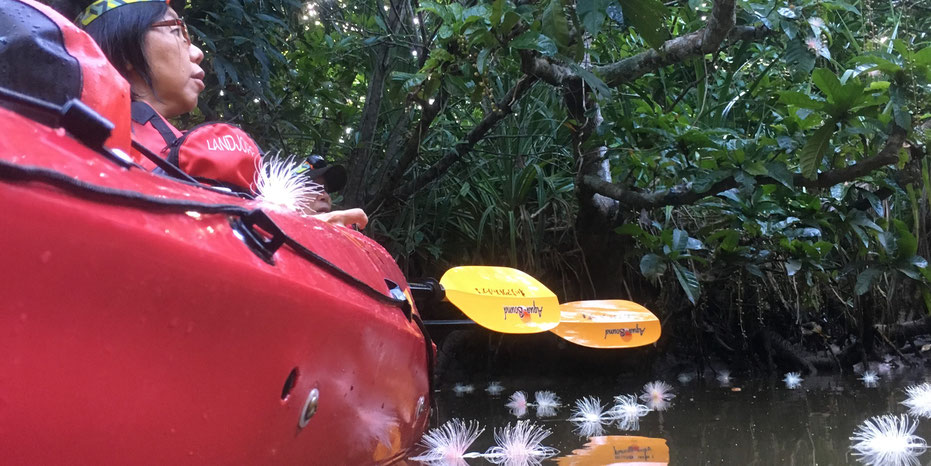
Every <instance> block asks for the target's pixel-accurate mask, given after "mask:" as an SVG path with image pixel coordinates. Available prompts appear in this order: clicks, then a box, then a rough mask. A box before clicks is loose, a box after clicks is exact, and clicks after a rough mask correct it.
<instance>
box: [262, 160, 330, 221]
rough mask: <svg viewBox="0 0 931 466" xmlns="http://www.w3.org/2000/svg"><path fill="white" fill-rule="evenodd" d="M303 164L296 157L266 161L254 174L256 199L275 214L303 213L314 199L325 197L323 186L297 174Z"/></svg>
mask: <svg viewBox="0 0 931 466" xmlns="http://www.w3.org/2000/svg"><path fill="white" fill-rule="evenodd" d="M299 165H300V164H299V163H298V162H297V161H295V160H294V157H287V158H284V159H282V158H276V157H270V156H269V157H265V158H264V159H263V162H262V166H261V167H259V169H258V170H256V172H255V179H254V180H253V182H254V183H255V191H256V192H257V193H258V196H257V197H256V199H258V201H259V202H260V203H261V204H262V205H263V206H264V207H267V208H269V209H272V210H277V211H284V212H302V211H303V210H304V209H305V208H307V207H308V206H310V203H311V201H312V200H313V199H314V197H316V196H318V195H320V194H321V193H323V186H321V185H319V184H317V183H314V182H313V181H310V180H309V179H308V178H307V177H306V176H304V175H303V174H301V173H297V172H296V170H297V168H298V166H299Z"/></svg>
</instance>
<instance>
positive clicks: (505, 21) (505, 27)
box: [500, 11, 520, 34]
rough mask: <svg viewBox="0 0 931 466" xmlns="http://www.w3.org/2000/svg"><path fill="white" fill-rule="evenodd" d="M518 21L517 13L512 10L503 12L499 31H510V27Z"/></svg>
mask: <svg viewBox="0 0 931 466" xmlns="http://www.w3.org/2000/svg"><path fill="white" fill-rule="evenodd" d="M518 21H520V15H519V14H517V13H515V12H513V11H508V12H506V13H504V16H503V17H502V18H501V29H500V30H501V32H503V33H505V34H507V33H509V32H511V28H513V27H514V26H515V25H516V24H517V22H518Z"/></svg>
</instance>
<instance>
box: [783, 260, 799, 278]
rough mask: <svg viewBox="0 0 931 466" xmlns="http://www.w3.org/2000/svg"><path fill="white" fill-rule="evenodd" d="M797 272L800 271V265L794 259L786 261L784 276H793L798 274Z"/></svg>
mask: <svg viewBox="0 0 931 466" xmlns="http://www.w3.org/2000/svg"><path fill="white" fill-rule="evenodd" d="M799 270H802V263H801V262H799V261H798V260H796V259H789V260H787V261H786V275H788V276H790V277H791V276H793V275H795V274H796V273H798V271H799Z"/></svg>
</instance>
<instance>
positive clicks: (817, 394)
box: [431, 369, 931, 465]
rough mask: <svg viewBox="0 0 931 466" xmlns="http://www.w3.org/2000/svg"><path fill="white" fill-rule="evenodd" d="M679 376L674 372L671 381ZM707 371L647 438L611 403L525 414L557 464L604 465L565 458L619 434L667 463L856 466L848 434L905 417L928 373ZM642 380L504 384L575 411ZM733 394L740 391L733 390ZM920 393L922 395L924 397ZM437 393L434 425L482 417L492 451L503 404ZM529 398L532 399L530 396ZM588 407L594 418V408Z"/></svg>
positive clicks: (681, 392)
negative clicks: (798, 375)
mask: <svg viewBox="0 0 931 466" xmlns="http://www.w3.org/2000/svg"><path fill="white" fill-rule="evenodd" d="M719 372H720V371H719ZM676 375H677V374H676V373H673V374H672V375H670V376H669V379H675V378H676ZM704 375H705V376H704V377H701V376H698V375H696V376H695V377H694V378H693V379H692V380H690V381H689V382H690V383H689V384H688V385H685V386H682V385H677V387H676V389H675V391H676V398H675V401H676V403H675V405H673V406H671V407H670V408H669V409H668V410H666V411H663V412H658V411H656V410H653V411H650V412H649V413H647V414H646V415H645V416H643V417H640V418H638V420H639V430H638V431H637V432H638V434H637V435H642V436H643V437H631V436H626V435H625V431H624V430H622V428H621V427H622V426H619V425H618V422H617V419H616V418H615V419H614V420H608V419H607V418H606V417H605V413H607V412H608V408H609V407H605V406H603V405H601V403H600V402H599V403H597V404H598V405H599V406H600V407H601V410H600V413H598V415H597V416H595V418H596V419H594V420H591V419H589V420H588V422H586V419H584V417H587V416H585V415H584V414H582V413H580V412H576V411H573V412H571V413H570V410H568V409H564V410H562V411H561V412H560V411H557V414H556V416H549V415H548V413H537V412H535V411H534V410H529V411H526V412H525V413H524V417H525V418H526V419H530V420H531V421H532V422H535V423H537V424H540V425H543V426H545V427H546V428H547V429H550V430H552V432H553V433H552V435H551V436H550V437H548V438H547V439H546V442H545V444H546V445H547V446H551V447H554V448H556V449H558V450H560V451H561V452H562V455H563V457H562V458H560V460H559V464H608V463H572V462H568V463H567V462H565V461H570V459H571V458H574V457H579V458H576V459H577V460H579V461H582V460H581V459H580V458H581V457H582V456H583V454H584V452H585V451H586V450H595V449H596V447H598V446H599V445H602V444H601V443H599V442H609V440H605V439H613V438H615V437H619V438H627V439H632V438H653V439H656V440H657V441H660V442H662V445H664V446H666V445H668V448H667V450H666V451H667V452H668V453H666V455H667V456H668V459H667V460H666V461H668V462H670V463H672V464H687V465H698V464H741V465H770V464H786V465H803V464H804V465H811V464H856V463H857V461H858V459H859V458H862V457H859V456H855V455H854V450H852V449H851V447H852V445H853V443H854V442H853V441H851V437H852V436H854V433H855V432H856V431H857V429H858V426H860V425H861V424H862V423H864V422H865V421H866V420H867V419H870V418H872V417H874V416H881V415H886V414H892V415H899V414H904V413H907V412H908V411H909V409H910V408H912V406H910V405H903V404H902V402H903V401H905V400H906V399H907V398H908V394H907V393H906V387H909V386H913V385H918V384H920V383H922V382H924V381H925V380H924V379H925V375H924V373H923V372H922V371H919V370H914V369H910V370H908V371H900V372H892V373H890V374H888V375H886V376H884V378H883V379H881V383H879V385H878V386H877V387H876V388H867V387H865V386H864V384H863V383H862V382H861V380H858V379H859V376H858V375H854V374H849V375H814V376H813V375H806V376H805V380H804V382H803V383H802V385H801V386H800V387H799V388H797V389H788V388H786V386H785V384H784V382H783V380H782V375H774V376H770V377H765V378H755V379H754V378H748V377H746V376H744V375H743V374H741V375H740V376H739V382H740V383H739V387H722V386H720V384H719V381H718V380H716V374H713V373H705V374H704ZM478 382H481V381H478ZM645 382H647V380H644V379H643V378H637V377H633V376H631V377H628V378H618V379H615V378H613V377H606V378H597V377H591V378H586V379H571V378H565V379H547V378H513V379H508V378H502V380H501V383H502V384H503V385H505V386H507V387H511V389H512V390H521V391H524V393H527V392H528V391H531V390H533V391H538V390H547V391H551V392H553V393H554V394H555V395H557V396H559V397H560V398H561V399H563V400H569V403H568V404H569V405H570V406H573V405H575V404H576V403H575V400H582V399H583V398H585V397H592V398H600V399H602V400H604V399H607V400H611V399H613V397H614V396H615V395H617V394H618V393H638V392H640V391H641V388H642V387H643V385H644V383H645ZM735 388H740V391H732V390H733V389H735ZM912 393H919V391H916V390H913V391H912ZM920 393H921V394H922V396H923V395H924V393H925V392H924V391H923V390H922V391H920ZM929 393H931V391H929ZM435 395H436V396H435V403H434V410H433V416H434V417H433V419H432V422H431V424H432V426H434V427H435V426H438V425H441V424H443V423H444V422H446V421H448V420H449V419H451V418H454V417H459V418H465V419H474V420H477V421H478V422H479V423H480V424H481V425H482V426H484V427H485V428H486V429H487V430H486V434H485V435H484V436H482V437H480V438H479V439H478V440H476V444H475V445H473V447H472V448H471V449H470V451H482V452H484V451H487V449H488V448H490V447H491V446H493V445H494V442H493V439H492V438H491V435H489V433H490V432H491V431H493V430H494V429H496V428H501V427H503V426H505V425H507V424H508V423H511V424H513V422H514V417H513V416H512V415H511V414H510V412H509V409H508V407H506V406H505V404H506V403H507V400H506V399H502V398H494V397H490V396H488V395H487V394H486V393H484V392H483V391H476V393H473V394H467V395H465V396H463V397H461V398H460V397H457V396H456V395H455V393H453V392H452V390H451V389H449V388H447V389H444V390H441V391H439V392H437V393H435ZM929 399H931V395H929ZM523 400H524V403H526V402H527V401H529V400H527V399H526V395H525V396H524V398H523ZM526 404H530V403H526ZM912 404H914V403H912ZM585 411H586V413H585V414H589V412H591V413H592V414H594V413H595V412H597V411H598V410H597V409H592V410H585ZM573 420H574V421H575V422H573ZM592 421H594V422H592ZM586 424H587V425H586ZM913 435H916V436H918V437H920V438H923V439H931V420H928V419H924V418H922V419H920V420H919V423H918V425H917V427H916V429H915V431H914V432H913ZM612 441H613V440H612ZM618 441H620V440H618ZM603 448H606V449H607V448H609V447H607V446H605V447H603ZM657 448H658V447H654V449H657ZM620 450H621V448H619V447H618V451H620ZM611 451H614V450H613V449H612V450H611ZM570 452H571V453H570ZM918 458H919V460H921V461H922V464H924V463H927V462H928V460H929V458H931V453H925V454H924V455H923V456H919V457H918ZM468 461H469V464H473V465H478V464H488V463H487V461H486V460H484V459H471V460H468ZM544 464H548V463H547V462H546V461H544Z"/></svg>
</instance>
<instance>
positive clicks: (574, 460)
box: [556, 435, 669, 466]
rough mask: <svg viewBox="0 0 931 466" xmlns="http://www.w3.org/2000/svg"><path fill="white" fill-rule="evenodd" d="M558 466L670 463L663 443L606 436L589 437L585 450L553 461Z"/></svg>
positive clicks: (656, 465) (658, 439) (655, 464)
mask: <svg viewBox="0 0 931 466" xmlns="http://www.w3.org/2000/svg"><path fill="white" fill-rule="evenodd" d="M556 463H557V464H558V465H559V466H589V465H591V466H594V465H599V466H600V465H603V464H625V463H636V464H639V465H643V466H647V465H650V466H660V465H663V466H665V465H668V464H669V446H667V445H666V440H665V439H661V438H652V437H631V436H626V435H609V436H606V437H592V438H590V439H589V441H588V443H586V444H585V447H583V448H581V449H579V450H573V451H572V454H570V455H566V456H563V457H561V458H556Z"/></svg>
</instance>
